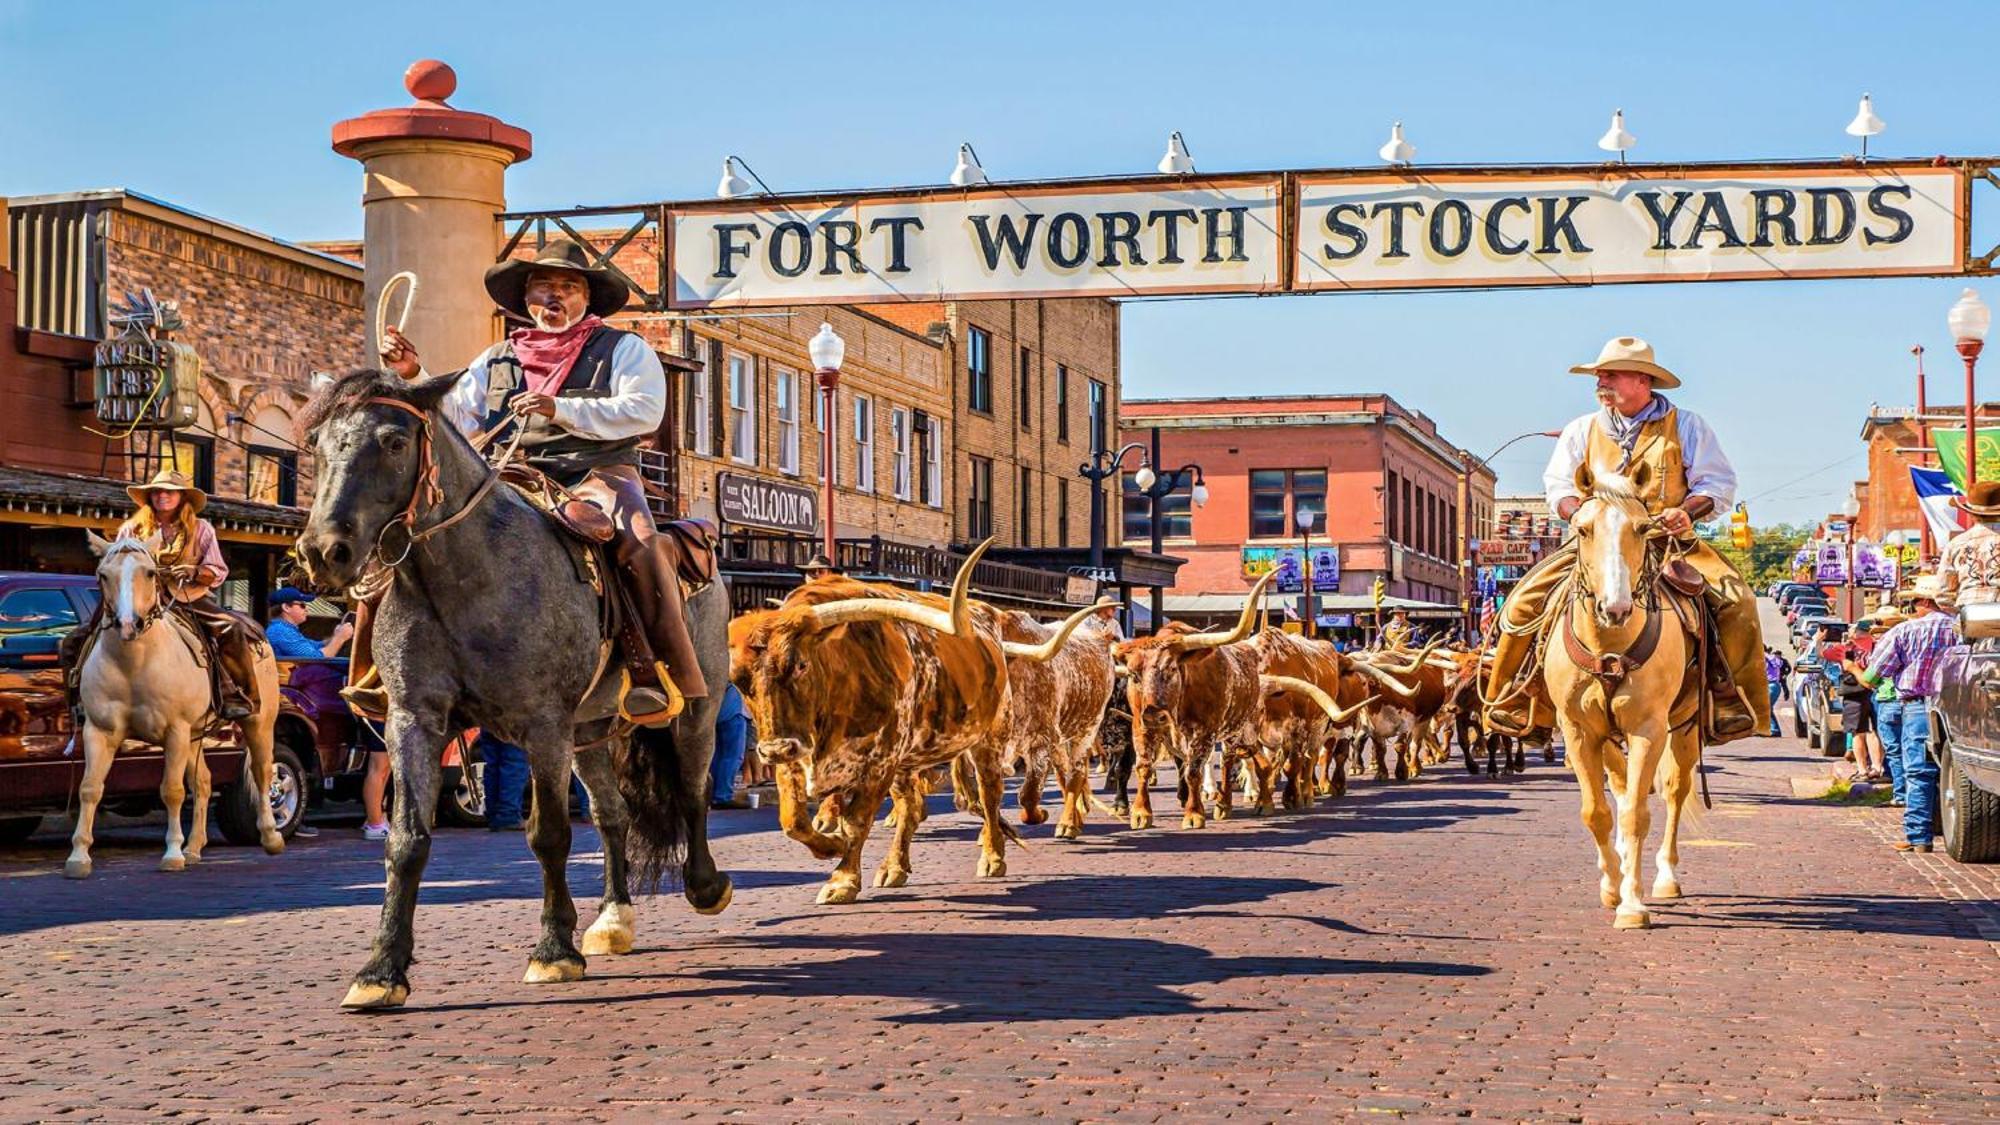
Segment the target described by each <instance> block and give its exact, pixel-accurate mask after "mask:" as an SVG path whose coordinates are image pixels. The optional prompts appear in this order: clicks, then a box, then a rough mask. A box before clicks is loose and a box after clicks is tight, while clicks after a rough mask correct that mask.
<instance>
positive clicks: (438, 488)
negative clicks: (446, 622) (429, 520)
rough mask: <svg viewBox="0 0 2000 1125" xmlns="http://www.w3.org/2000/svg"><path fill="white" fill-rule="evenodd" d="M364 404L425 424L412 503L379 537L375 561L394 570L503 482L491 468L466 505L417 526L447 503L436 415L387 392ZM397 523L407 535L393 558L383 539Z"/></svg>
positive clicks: (476, 444)
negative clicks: (440, 474) (433, 432)
mask: <svg viewBox="0 0 2000 1125" xmlns="http://www.w3.org/2000/svg"><path fill="white" fill-rule="evenodd" d="M362 405H364V406H387V407H391V408H393V409H396V410H400V411H402V412H404V413H405V414H408V415H410V416H412V417H414V418H416V419H417V421H418V422H420V423H421V424H422V428H421V429H420V430H419V431H418V434H417V479H416V483H414V484H412V485H411V486H410V500H409V503H407V504H404V505H403V510H402V511H401V512H399V513H397V515H396V517H395V518H394V519H391V520H390V521H389V522H388V523H386V524H383V525H382V530H381V532H380V533H379V534H377V535H376V537H375V551H374V553H375V561H376V562H378V563H380V564H381V565H382V566H383V568H384V569H394V568H395V567H397V566H400V565H401V564H402V563H403V561H404V560H405V559H407V558H409V557H410V552H411V550H413V549H415V547H416V545H417V544H419V543H421V542H423V541H424V540H426V539H429V538H430V537H431V536H433V535H436V534H438V533H439V532H441V531H444V530H445V529H447V528H449V527H451V526H452V525H453V524H455V523H457V522H458V521H460V520H462V519H464V518H465V517H467V516H469V515H471V514H472V510H473V509H474V508H477V507H478V506H479V502H480V501H481V500H484V499H486V494H487V493H489V492H491V491H493V486H494V485H495V484H497V483H499V480H500V471H499V470H498V469H497V468H493V469H490V470H489V471H488V472H487V474H486V479H485V480H482V481H480V482H479V487H478V488H476V489H474V490H473V493H472V495H471V496H470V497H468V498H467V499H466V501H465V503H464V505H462V506H461V507H460V508H459V509H458V511H456V512H453V513H452V514H451V515H448V516H446V517H445V518H443V519H441V520H439V521H438V522H436V523H434V524H431V525H430V526H429V527H425V528H421V529H419V528H418V527H417V524H418V522H419V521H421V520H423V519H424V518H425V517H427V516H429V515H430V514H431V513H432V512H434V511H436V510H437V507H438V505H440V504H443V503H444V485H443V484H441V483H439V481H438V463H437V456H436V452H435V450H434V448H433V446H434V445H435V439H433V438H432V436H431V425H432V422H433V418H434V415H433V414H431V412H429V411H427V410H423V409H421V408H419V407H417V406H415V405H413V404H411V403H407V402H404V401H403V400H402V399H399V398H389V397H388V396H386V395H376V396H374V397H372V398H368V399H364V400H363V401H362ZM505 424H506V423H505V422H502V423H501V425H505ZM498 429H499V427H495V428H494V429H493V430H488V431H487V432H485V433H482V434H480V435H479V436H478V437H477V438H474V439H473V448H474V449H475V450H478V449H481V448H483V447H484V446H485V444H486V443H487V442H489V441H491V440H492V438H493V435H494V433H496V432H498ZM521 435H522V431H521V430H520V429H518V428H517V429H516V431H515V434H514V440H513V442H512V443H510V444H509V445H508V447H507V450H506V452H505V453H503V454H501V460H502V461H505V460H506V459H507V458H508V457H510V456H511V455H512V454H513V452H514V448H515V446H517V445H519V444H520V440H521ZM397 526H401V527H402V529H403V534H404V536H405V537H406V538H405V540H404V543H403V550H402V553H401V554H399V555H397V556H396V557H395V558H394V559H393V560H391V559H388V558H385V557H383V554H382V541H383V539H384V538H385V537H387V535H388V534H389V529H390V528H392V527H397Z"/></svg>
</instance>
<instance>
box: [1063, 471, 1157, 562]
mask: <svg viewBox="0 0 2000 1125" xmlns="http://www.w3.org/2000/svg"><path fill="white" fill-rule="evenodd" d="M1135 449H1137V450H1140V451H1141V453H1140V455H1139V466H1140V470H1139V471H1140V472H1142V473H1143V472H1145V471H1146V469H1145V464H1146V456H1145V453H1144V450H1145V446H1144V445H1142V444H1140V443H1139V442H1136V441H1134V442H1127V443H1126V444H1125V446H1124V448H1122V449H1120V450H1119V451H1118V453H1117V455H1116V456H1113V455H1112V453H1111V451H1110V450H1108V449H1104V448H1102V447H1100V448H1097V449H1093V450H1091V451H1090V460H1088V461H1085V462H1084V463H1083V464H1082V465H1079V466H1078V467H1077V470H1076V471H1077V472H1079V473H1082V474H1083V479H1085V480H1087V481H1089V482H1090V569H1091V570H1093V571H1099V570H1103V569H1104V479H1105V478H1106V477H1115V476H1117V475H1118V468H1119V466H1120V465H1123V464H1124V463H1125V455H1126V454H1127V453H1130V452H1132V451H1133V450H1135ZM1096 577H1097V576H1096V575H1094V574H1093V575H1092V576H1091V578H1092V580H1093V581H1095V580H1096Z"/></svg>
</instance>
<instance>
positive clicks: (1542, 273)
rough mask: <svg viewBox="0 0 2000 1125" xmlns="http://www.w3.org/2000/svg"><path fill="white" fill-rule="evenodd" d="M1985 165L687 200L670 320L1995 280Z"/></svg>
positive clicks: (1212, 181)
mask: <svg viewBox="0 0 2000 1125" xmlns="http://www.w3.org/2000/svg"><path fill="white" fill-rule="evenodd" d="M1985 174H1986V173H1985V165H1984V164H1983V163H1980V162H1963V163H1957V164H1947V165H1933V164H1930V163H1916V162H1884V163H1869V164H1855V163H1845V162H1826V163H1821V164H1783V165H1769V164H1767V165H1675V166H1643V165H1613V166H1604V165H1596V166H1586V167H1569V168H1549V169H1504V168H1503V169H1459V170H1442V169H1441V170H1437V171H1421V172H1419V171H1409V172H1401V171H1395V170H1389V171H1379V170H1375V171H1368V172H1279V173H1262V174H1254V175H1241V176H1200V175H1190V176H1172V177H1145V178H1142V179H1125V180H1100V181H1073V182H1066V183H1043V184H1021V185H1006V186H998V187H996V186H981V187H977V188H969V189H958V188H946V189H932V190H925V191H917V192H905V193H880V194H868V193H852V194H840V195H827V196H817V197H803V196H787V197H767V198H761V199H738V200H729V201H723V202H715V203H694V204H668V205H666V221H667V223H668V225H669V228H670V229H669V232H668V239H667V242H668V250H667V253H668V257H669V263H668V264H669V267H670V274H671V286H672V288H671V291H670V297H669V300H668V301H667V304H668V307H671V308H678V309H692V308H711V307H736V308H744V307H757V306H779V305H808V304H835V303H839V304H846V303H871V302H893V301H934V300H940V299H947V300H949V299H978V298H1009V297H1084V296H1089V297H1145V296H1158V295H1166V294H1193V293H1204V294H1227V293H1264V294H1270V293H1307V292H1321V291H1329V290H1385V289H1413V288H1436V289H1449V288H1487V287H1515V286H1531V285H1597V284H1612V283H1625V282H1647V281H1734V280H1747V279H1755V278H1764V279H1784V278H1825V277H1879V276H1890V275H1950V274H1961V273H1968V272H1985V271H1986V269H1987V266H1988V263H1986V262H1985V261H1984V260H1981V261H1978V262H1972V261H1970V260H1968V258H1967V245H1966V244H1967V235H1968V232H1969V227H1970V222H1971V184H1972V180H1973V178H1975V177H1976V176H1984V175H1985Z"/></svg>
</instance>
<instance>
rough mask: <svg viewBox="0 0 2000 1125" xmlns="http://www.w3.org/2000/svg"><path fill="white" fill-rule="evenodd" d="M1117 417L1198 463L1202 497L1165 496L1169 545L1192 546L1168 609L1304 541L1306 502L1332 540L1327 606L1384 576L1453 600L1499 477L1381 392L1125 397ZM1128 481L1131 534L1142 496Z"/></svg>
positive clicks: (1435, 600)
mask: <svg viewBox="0 0 2000 1125" xmlns="http://www.w3.org/2000/svg"><path fill="white" fill-rule="evenodd" d="M1120 423H1121V425H1122V427H1123V432H1122V435H1121V436H1122V439H1123V440H1125V441H1146V442H1150V440H1151V430H1152V429H1153V428H1155V427H1157V428H1158V429H1159V431H1160V447H1161V458H1162V464H1163V467H1166V468H1174V467H1178V466H1181V465H1183V464H1189V463H1192V464H1197V465H1199V466H1201V469H1202V475H1203V479H1204V481H1205V483H1206V485H1207V488H1208V502H1207V504H1206V505H1204V506H1202V507H1195V506H1194V505H1193V504H1192V502H1191V498H1190V497H1189V496H1188V495H1187V494H1185V493H1182V494H1177V495H1174V496H1170V497H1168V498H1167V500H1166V501H1165V502H1164V503H1163V505H1162V511H1163V519H1164V521H1165V537H1164V541H1163V546H1164V547H1165V549H1166V550H1167V551H1169V552H1171V553H1173V554H1176V555H1181V556H1185V557H1186V558H1187V559H1188V563H1187V565H1186V566H1185V567H1183V568H1182V570H1181V573H1180V577H1179V581H1178V583H1177V584H1176V585H1175V586H1174V588H1173V591H1172V596H1170V597H1169V598H1168V599H1167V602H1166V604H1167V610H1168V613H1169V614H1170V615H1172V614H1173V613H1174V612H1175V611H1176V607H1177V606H1178V607H1180V608H1181V612H1183V613H1190V614H1191V613H1193V612H1195V611H1196V609H1197V607H1201V606H1205V605H1206V604H1207V603H1206V602H1205V601H1198V600H1187V599H1190V598H1199V597H1200V596H1202V595H1217V594H1226V595H1230V596H1232V597H1240V596H1241V594H1242V592H1243V591H1244V590H1246V589H1248V588H1249V586H1250V584H1251V581H1252V579H1251V578H1250V577H1249V575H1250V573H1252V572H1253V571H1255V570H1256V569H1257V568H1258V566H1259V565H1260V564H1259V560H1260V559H1261V558H1262V557H1263V552H1266V551H1268V550H1269V549H1274V548H1285V547H1294V546H1297V545H1299V542H1300V538H1299V533H1298V530H1297V525H1296V523H1295V522H1294V519H1295V514H1296V513H1297V512H1298V511H1300V510H1301V509H1310V510H1312V511H1313V512H1315V513H1317V514H1318V518H1317V519H1315V520H1314V522H1313V526H1312V529H1311V532H1312V538H1313V541H1314V543H1315V544H1316V545H1318V544H1324V543H1327V542H1329V541H1330V542H1331V543H1332V544H1333V545H1334V546H1335V548H1336V549H1337V550H1338V560H1339V567H1340V576H1339V579H1338V581H1337V583H1336V582H1327V581H1326V580H1325V578H1324V577H1320V578H1318V579H1316V584H1317V585H1318V587H1319V589H1320V591H1321V592H1322V594H1323V595H1326V597H1325V599H1324V600H1323V601H1322V602H1321V603H1320V604H1321V606H1322V608H1323V609H1324V610H1337V609H1342V608H1349V609H1352V608H1360V607H1366V606H1368V605H1369V604H1370V600H1369V595H1370V592H1371V588H1372V586H1373V584H1374V582H1375V580H1376V579H1377V578H1378V577H1379V578H1383V579H1385V580H1386V583H1387V594H1388V597H1389V598H1390V599H1393V600H1391V601H1388V602H1386V603H1385V604H1389V605H1399V604H1400V605H1409V606H1412V607H1419V608H1420V609H1425V610H1429V611H1431V614H1432V615H1433V616H1440V617H1442V616H1450V615H1455V614H1457V612H1458V611H1459V606H1460V583H1461V581H1462V579H1463V578H1464V577H1465V576H1464V573H1463V572H1462V570H1461V567H1462V566H1463V565H1464V564H1465V562H1466V556H1465V551H1464V544H1465V541H1466V539H1467V537H1468V536H1472V537H1477V535H1478V534H1479V532H1480V530H1481V529H1482V528H1484V527H1485V526H1486V525H1487V522H1488V521H1489V520H1490V518H1491V514H1492V511H1493V485H1494V478H1493V475H1492V473H1491V471H1490V469H1487V468H1486V467H1485V466H1484V465H1481V464H1479V463H1478V461H1477V460H1476V459H1475V458H1473V457H1472V456H1471V455H1470V454H1468V453H1466V451H1464V450H1462V449H1460V448H1458V447H1457V446H1454V445H1453V444H1451V443H1450V442H1449V441H1446V440H1445V439H1444V438H1443V437H1442V436H1441V435H1439V433H1438V429H1437V424H1436V423H1435V422H1434V421H1432V420H1431V419H1430V418H1428V417H1426V416H1424V415H1423V414H1421V413H1418V412H1417V411H1414V410H1411V409H1409V408H1408V407H1405V406H1404V405H1402V404H1401V403H1399V402H1397V401H1396V400H1395V399H1393V398H1391V397H1390V396H1388V395H1386V394H1356V395H1310V396H1286V397H1271V398H1218V399H1127V400H1125V403H1124V406H1123V410H1122V413H1121V416H1120ZM1126 482H1127V483H1126V497H1125V505H1124V525H1125V534H1126V538H1127V539H1128V540H1133V539H1135V538H1136V537H1137V536H1138V535H1141V534H1145V533H1147V532H1148V530H1149V510H1148V505H1147V502H1146V500H1145V498H1144V497H1143V496H1139V495H1137V494H1136V486H1135V485H1134V484H1133V483H1132V477H1131V474H1130V473H1128V474H1127V476H1126Z"/></svg>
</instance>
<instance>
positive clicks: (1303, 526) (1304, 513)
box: [1292, 508, 1319, 638]
mask: <svg viewBox="0 0 2000 1125" xmlns="http://www.w3.org/2000/svg"><path fill="white" fill-rule="evenodd" d="M1292 519H1293V520H1294V521H1295V522H1296V523H1297V524H1298V525H1299V553H1300V554H1301V555H1303V556H1305V566H1304V572H1305V593H1304V595H1302V596H1301V598H1300V601H1299V608H1300V609H1302V610H1303V611H1304V612H1302V613H1300V614H1299V616H1300V617H1301V618H1303V619H1304V622H1303V623H1304V627H1305V635H1306V636H1307V637H1308V638H1310V637H1312V635H1313V626H1314V625H1316V624H1317V623H1318V621H1319V613H1318V612H1317V610H1315V608H1314V607H1313V548H1312V528H1313V510H1312V509H1311V508H1300V509H1299V510H1298V511H1297V512H1294V513H1293V514H1292Z"/></svg>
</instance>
